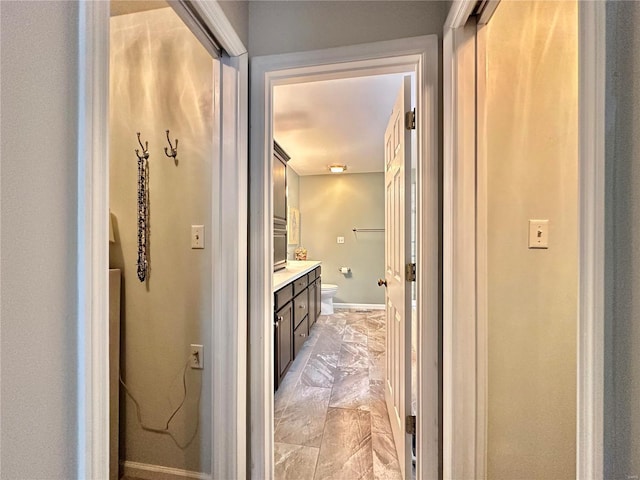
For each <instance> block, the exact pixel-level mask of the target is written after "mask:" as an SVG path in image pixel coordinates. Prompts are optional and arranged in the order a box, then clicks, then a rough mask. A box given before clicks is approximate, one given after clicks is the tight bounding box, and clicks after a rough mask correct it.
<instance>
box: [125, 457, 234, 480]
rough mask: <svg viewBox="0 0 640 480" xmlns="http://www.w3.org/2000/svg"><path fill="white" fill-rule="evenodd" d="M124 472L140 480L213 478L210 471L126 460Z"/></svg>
mask: <svg viewBox="0 0 640 480" xmlns="http://www.w3.org/2000/svg"><path fill="white" fill-rule="evenodd" d="M122 472H123V474H124V476H125V477H128V478H136V479H140V480H184V479H195V480H211V478H212V477H211V475H209V474H208V473H200V472H193V471H191V470H182V469H179V468H171V467H163V466H161V465H151V464H148V463H139V462H130V461H128V460H127V461H125V462H123V463H122ZM238 478H240V477H238Z"/></svg>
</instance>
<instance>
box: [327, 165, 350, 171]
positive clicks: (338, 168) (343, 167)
mask: <svg viewBox="0 0 640 480" xmlns="http://www.w3.org/2000/svg"><path fill="white" fill-rule="evenodd" d="M346 169H347V166H346V165H338V164H335V165H329V170H331V173H342V172H344V171H345V170H346Z"/></svg>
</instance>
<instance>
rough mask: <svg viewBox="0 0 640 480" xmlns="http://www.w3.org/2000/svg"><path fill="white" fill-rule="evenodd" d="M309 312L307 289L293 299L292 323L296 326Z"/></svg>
mask: <svg viewBox="0 0 640 480" xmlns="http://www.w3.org/2000/svg"><path fill="white" fill-rule="evenodd" d="M308 313H309V295H308V294H307V290H305V291H304V292H302V293H301V294H300V295H298V296H297V297H296V298H294V299H293V325H294V328H297V327H298V325H299V324H300V322H302V320H304V319H305V317H306V316H307V314H308Z"/></svg>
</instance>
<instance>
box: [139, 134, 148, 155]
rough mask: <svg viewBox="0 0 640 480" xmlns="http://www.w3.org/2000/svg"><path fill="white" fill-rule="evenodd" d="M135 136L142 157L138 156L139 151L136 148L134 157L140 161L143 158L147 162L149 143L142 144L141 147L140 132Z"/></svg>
mask: <svg viewBox="0 0 640 480" xmlns="http://www.w3.org/2000/svg"><path fill="white" fill-rule="evenodd" d="M137 135H138V143H139V144H140V148H141V149H142V155H140V150H138V149H137V148H136V155H137V156H138V158H139V159H140V160H142V159H143V158H144V159H145V160H147V159H148V158H149V142H144V146H142V142H141V141H140V132H138V133H137Z"/></svg>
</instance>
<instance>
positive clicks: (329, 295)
mask: <svg viewBox="0 0 640 480" xmlns="http://www.w3.org/2000/svg"><path fill="white" fill-rule="evenodd" d="M336 293H338V286H337V285H334V284H332V283H323V284H322V287H321V289H320V315H331V314H333V297H335V296H336Z"/></svg>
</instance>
